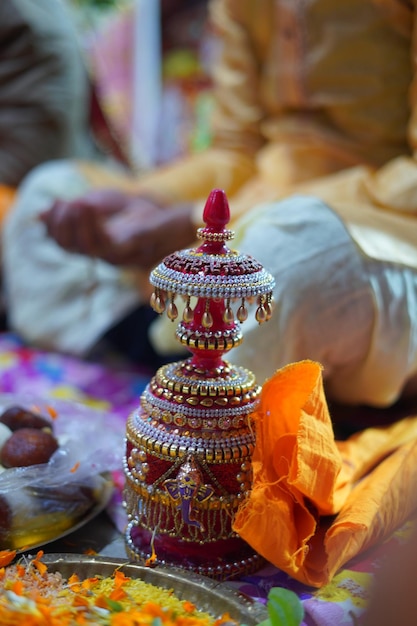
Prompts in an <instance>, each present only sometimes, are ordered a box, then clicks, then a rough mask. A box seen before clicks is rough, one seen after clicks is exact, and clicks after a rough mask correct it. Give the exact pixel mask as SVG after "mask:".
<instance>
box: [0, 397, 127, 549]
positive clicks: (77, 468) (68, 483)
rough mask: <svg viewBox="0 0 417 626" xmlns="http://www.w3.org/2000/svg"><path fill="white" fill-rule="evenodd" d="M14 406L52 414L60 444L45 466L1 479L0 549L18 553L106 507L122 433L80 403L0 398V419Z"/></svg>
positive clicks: (112, 421) (118, 467) (119, 462)
mask: <svg viewBox="0 0 417 626" xmlns="http://www.w3.org/2000/svg"><path fill="white" fill-rule="evenodd" d="M14 405H18V406H22V407H24V408H27V409H31V410H34V409H36V410H37V411H38V412H40V413H41V414H42V415H44V416H46V417H48V415H49V412H50V411H51V409H53V412H55V418H54V419H53V420H52V422H51V423H52V426H53V430H54V434H55V436H56V437H57V438H58V441H59V442H60V446H59V449H58V450H57V451H56V452H55V453H54V454H53V455H52V457H51V459H50V461H49V462H48V463H45V464H40V465H31V466H28V467H15V468H11V469H6V470H3V471H2V472H1V473H0V549H15V550H18V551H19V552H23V551H26V550H32V549H34V548H38V547H41V546H43V545H45V544H46V543H50V542H52V541H55V540H57V539H61V538H62V537H64V536H66V535H68V534H69V533H72V532H74V531H75V530H78V529H79V528H80V527H81V526H83V525H85V524H87V522H89V521H90V520H92V519H93V518H94V517H95V516H96V515H98V514H99V513H100V512H101V511H102V510H103V509H104V508H105V507H106V506H107V504H108V502H109V500H110V497H111V495H112V493H113V490H114V485H113V482H112V480H111V472H112V471H114V470H116V471H117V470H119V471H120V470H121V468H122V454H123V440H124V427H123V424H121V422H120V420H115V419H114V416H112V415H111V414H110V413H107V412H105V411H99V410H97V409H93V408H91V407H88V406H86V405H83V404H80V403H76V402H69V401H62V400H55V399H48V400H45V399H39V398H36V397H34V396H32V395H29V394H27V395H23V394H22V395H13V394H10V395H9V394H0V413H1V412H2V411H3V410H4V409H5V408H8V407H10V406H14Z"/></svg>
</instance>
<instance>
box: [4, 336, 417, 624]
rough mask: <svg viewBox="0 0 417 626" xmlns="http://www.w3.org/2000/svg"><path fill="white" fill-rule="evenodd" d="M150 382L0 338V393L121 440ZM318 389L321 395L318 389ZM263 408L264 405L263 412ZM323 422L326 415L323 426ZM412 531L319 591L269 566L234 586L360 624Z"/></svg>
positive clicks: (113, 510)
mask: <svg viewBox="0 0 417 626" xmlns="http://www.w3.org/2000/svg"><path fill="white" fill-rule="evenodd" d="M300 367H301V368H302V367H304V368H307V374H306V379H305V380H304V382H306V380H307V379H310V375H311V374H312V372H313V378H314V379H315V380H316V382H319V379H318V378H317V371H315V370H314V366H313V365H307V366H305V365H304V366H303V365H301V366H300ZM313 370H314V371H313ZM288 375H289V373H288V370H285V368H284V370H283V373H282V374H281V377H282V376H284V377H285V376H288ZM149 377H150V375H149V373H147V372H144V371H141V370H138V369H134V368H130V369H129V368H121V367H119V366H117V367H116V366H109V365H101V364H99V363H92V362H86V361H82V360H78V359H74V358H73V357H69V356H65V355H61V354H54V353H48V352H45V351H41V350H36V349H33V348H30V347H27V346H26V345H24V344H23V343H22V342H21V341H20V339H19V338H18V337H16V336H15V335H13V334H9V333H5V334H3V335H0V393H12V394H13V393H16V394H22V393H25V394H31V393H33V394H34V395H36V396H38V397H39V396H42V397H45V399H47V398H48V397H51V398H59V399H62V400H68V401H70V402H83V403H85V404H87V405H88V406H90V407H92V408H97V409H100V410H104V411H108V412H109V415H111V416H113V417H114V421H115V424H118V425H120V434H121V436H123V435H124V424H125V421H126V417H127V415H128V414H129V413H130V411H131V410H132V409H133V408H135V407H136V406H137V404H138V401H139V398H140V395H141V393H142V391H143V389H144V387H145V386H146V384H147V382H148V380H149ZM272 380H273V383H271V386H272V387H273V386H274V385H275V386H276V385H277V384H278V385H279V384H282V383H283V381H282V378H281V379H279V378H278V379H276V380H275V379H272ZM284 382H285V381H284ZM310 382H311V380H310ZM318 389H319V391H320V385H318ZM316 391H317V389H316ZM270 394H273V390H271V388H269V389H268V388H267V393H266V394H265V397H264V400H263V401H264V403H266V404H268V402H269V401H270V399H271V395H270ZM319 395H320V394H319ZM265 406H266V405H265V404H263V409H265ZM302 406H303V411H305V412H306V408H308V407H306V404H304V405H302ZM326 420H327V417H326V415H325V414H324V422H323V423H326ZM365 432H366V431H365ZM343 448H344V446H343V445H341V446H340V452H338V451H337V450H336V451H333V453H334V457H335V458H337V455H338V454H339V453H340V455H341V456H342V457H343V454H344V452H346V450H343ZM255 460H256V459H255ZM115 483H116V499H115V501H113V502H112V503H111V507H110V508H109V514H110V515H111V516H112V518H113V520H114V522H115V524H116V525H117V526H118V527H119V528H120V530H121V529H122V525H123V523H124V520H123V513H122V512H121V508H120V507H118V505H119V504H120V500H121V498H120V488H121V485H122V470H121V469H120V475H119V476H115ZM256 484H257V483H256V481H255V486H256ZM414 526H415V520H414V519H411V520H409V521H406V522H405V523H404V524H403V525H402V526H401V528H399V529H397V530H396V531H395V532H394V533H392V534H391V535H390V536H389V537H388V538H386V539H385V540H382V541H379V542H378V543H377V544H376V545H374V546H373V547H372V548H371V549H369V550H367V551H366V552H362V553H361V554H360V555H359V556H356V557H355V558H354V559H352V560H351V561H350V562H349V563H348V564H347V565H345V566H344V567H343V569H341V570H339V571H336V573H335V575H334V576H333V577H332V578H331V581H330V582H328V583H327V584H325V585H324V586H322V587H321V588H320V589H315V588H314V587H312V586H309V585H307V584H304V583H302V582H298V581H297V580H296V579H295V578H294V577H292V576H290V575H289V574H287V573H285V572H284V571H282V570H280V569H278V568H277V567H276V566H274V565H272V564H269V565H267V566H265V567H264V568H263V569H262V570H261V571H259V572H257V573H256V574H254V575H250V576H246V577H245V578H243V579H241V580H239V581H235V582H234V583H232V584H233V585H234V586H235V587H237V588H238V589H239V590H240V591H242V592H244V593H245V594H247V595H249V596H251V597H253V598H255V599H257V600H260V601H262V602H264V601H265V599H266V597H267V594H268V591H269V590H270V589H271V588H272V587H277V586H281V587H285V588H289V589H291V590H293V591H295V592H296V593H297V594H298V596H299V597H300V598H301V599H302V602H303V605H304V609H305V618H304V622H303V624H304V626H357V625H360V624H361V623H362V620H363V615H364V610H365V607H366V604H367V601H368V599H369V595H370V587H371V583H372V580H373V574H374V573H375V571H377V570H378V569H379V568H380V567H381V565H382V563H383V561H384V559H385V558H386V554H387V551H388V550H389V549H390V548H392V547H395V546H398V545H400V544H402V543H404V542H405V541H406V540H407V539H408V537H409V536H410V534H411V531H412V529H413V528H414ZM277 544H278V542H277Z"/></svg>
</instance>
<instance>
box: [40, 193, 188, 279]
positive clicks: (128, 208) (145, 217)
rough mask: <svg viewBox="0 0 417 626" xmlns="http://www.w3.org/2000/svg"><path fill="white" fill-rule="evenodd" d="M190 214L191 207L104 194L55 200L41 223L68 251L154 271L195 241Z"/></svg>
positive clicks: (143, 197) (139, 196) (44, 214)
mask: <svg viewBox="0 0 417 626" xmlns="http://www.w3.org/2000/svg"><path fill="white" fill-rule="evenodd" d="M191 214H192V207H191V205H188V204H181V205H180V204H173V205H170V206H163V205H162V204H161V203H159V202H158V201H156V200H153V199H152V198H150V197H148V196H141V195H137V196H133V195H128V194H125V193H123V192H120V191H115V190H110V189H102V190H95V191H92V192H90V193H88V194H86V195H85V196H83V197H81V198H77V199H75V200H56V201H55V202H54V204H53V205H52V207H51V208H50V209H49V210H47V211H44V212H43V213H42V214H41V215H40V219H41V221H42V222H43V223H44V224H45V227H46V230H47V233H48V235H49V236H50V237H52V238H53V239H54V240H55V241H56V242H57V243H58V244H59V245H60V246H61V247H62V248H64V249H65V250H67V251H68V252H74V253H79V254H83V255H87V256H90V257H97V258H101V259H103V260H104V261H107V262H108V263H111V264H112V265H119V266H134V267H141V268H143V269H149V268H151V267H153V266H154V265H155V264H156V263H158V262H159V261H160V260H161V259H162V258H163V257H164V256H166V255H167V254H170V253H171V252H173V251H175V250H178V249H181V248H184V247H186V246H188V245H190V244H191V243H192V242H193V241H194V240H195V227H194V226H193V223H192V219H191Z"/></svg>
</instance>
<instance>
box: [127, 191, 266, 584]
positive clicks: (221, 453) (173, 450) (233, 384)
mask: <svg viewBox="0 0 417 626" xmlns="http://www.w3.org/2000/svg"><path fill="white" fill-rule="evenodd" d="M203 219H204V223H205V224H206V226H205V227H204V228H200V229H198V231H197V236H198V238H199V239H200V240H202V244H201V245H200V246H199V247H198V248H196V249H191V250H183V251H180V252H175V253H173V254H171V255H169V256H168V257H166V258H165V259H164V261H163V262H162V263H160V264H159V265H158V266H157V267H156V269H154V270H153V271H152V273H151V276H150V281H151V283H152V285H153V287H154V293H153V295H152V299H151V304H152V307H153V308H154V309H155V310H156V311H157V312H158V313H163V312H164V311H166V314H167V315H168V317H169V318H170V319H171V320H172V321H173V322H175V320H177V318H178V317H179V310H178V307H177V304H176V299H177V297H181V298H182V300H183V313H182V320H181V321H180V322H179V324H178V326H177V328H176V337H177V339H178V341H179V342H180V343H181V344H182V345H183V346H186V347H187V348H188V350H189V351H190V353H191V355H192V356H191V357H190V358H188V359H185V360H183V361H177V362H174V363H170V364H168V365H164V366H163V367H161V368H160V369H159V370H158V371H157V372H156V375H155V376H154V377H153V378H152V380H151V382H150V383H149V384H148V386H147V387H146V389H145V391H144V393H143V394H142V396H141V401H140V406H139V407H138V409H137V410H135V411H134V412H133V413H132V414H131V415H130V416H129V419H128V423H127V436H126V456H125V460H124V462H125V475H126V486H125V505H126V509H127V514H128V517H129V524H128V527H127V531H126V547H127V552H128V555H129V557H130V558H131V559H133V560H135V561H141V562H143V561H147V562H148V563H149V562H155V563H159V564H165V565H169V566H177V567H181V568H184V569H187V570H191V571H195V572H198V573H200V574H203V575H206V576H210V577H211V578H215V579H217V580H225V579H231V578H234V577H237V576H240V575H242V574H245V573H249V572H253V571H256V570H257V569H259V567H260V565H261V564H262V561H261V558H260V557H259V556H258V555H257V554H256V553H255V552H254V551H253V549H252V548H251V547H250V546H249V545H248V544H247V543H245V542H244V541H243V540H242V539H241V538H240V537H239V536H238V535H237V534H236V533H235V532H234V531H233V528H232V523H233V518H234V515H235V513H236V511H237V509H238V507H239V506H241V505H242V503H243V502H244V501H245V498H246V497H247V495H248V493H249V491H250V489H251V455H252V451H253V446H254V440H255V433H254V429H253V424H252V422H251V414H252V412H253V411H254V409H255V407H256V405H257V403H258V402H259V395H260V391H261V389H260V387H259V385H257V384H256V381H255V377H254V375H253V374H252V373H251V372H250V371H249V370H247V369H245V368H242V367H235V366H233V365H231V364H229V363H228V362H227V361H225V360H223V357H224V355H225V354H226V353H227V352H228V351H229V350H231V349H232V348H234V347H235V346H238V345H239V344H240V343H241V342H242V340H243V337H242V331H241V322H243V321H244V320H245V319H246V318H247V316H248V307H250V305H253V308H254V309H255V306H256V310H255V313H254V314H255V316H256V319H257V320H258V322H259V323H262V322H266V321H267V320H268V319H269V318H270V317H271V313H272V290H273V287H274V279H273V278H272V276H271V275H270V274H269V273H268V272H267V271H266V270H265V269H264V268H263V267H262V265H261V264H260V263H258V262H257V261H256V260H254V259H253V258H252V257H250V256H247V255H243V254H239V253H238V252H236V251H234V250H231V249H229V248H228V247H227V245H226V242H227V241H229V240H231V239H232V238H233V235H234V233H233V231H231V230H228V229H227V228H226V225H227V224H228V222H229V219H230V211H229V205H228V201H227V198H226V196H225V194H224V192H223V191H221V190H217V189H216V190H214V191H212V192H211V194H210V195H209V197H208V200H207V202H206V205H205V208H204V213H203ZM180 308H181V307H180Z"/></svg>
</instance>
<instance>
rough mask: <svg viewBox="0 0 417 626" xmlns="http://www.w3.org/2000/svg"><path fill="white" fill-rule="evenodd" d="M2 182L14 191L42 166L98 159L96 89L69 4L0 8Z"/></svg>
mask: <svg viewBox="0 0 417 626" xmlns="http://www.w3.org/2000/svg"><path fill="white" fill-rule="evenodd" d="M0 60H1V63H0V183H1V184H2V185H5V186H9V187H15V186H17V185H18V184H19V183H20V182H21V180H22V178H23V177H24V176H25V175H26V174H27V173H28V172H29V171H30V170H31V169H32V168H33V167H35V166H36V165H39V164H40V163H43V162H44V161H48V160H51V159H58V158H63V157H88V156H90V157H91V156H92V155H93V154H94V152H93V143H92V141H91V137H90V132H89V130H88V129H89V111H90V84H89V79H88V76H87V72H86V69H85V65H84V62H83V60H82V55H81V51H80V50H79V48H78V45H77V35H76V32H75V30H74V28H73V27H72V25H71V19H70V16H69V12H68V11H67V10H66V8H65V5H64V3H62V2H53V3H50V2H47V0H39V1H38V0H5V1H4V2H2V3H1V5H0Z"/></svg>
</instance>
